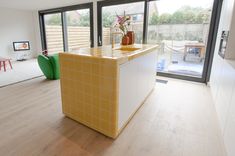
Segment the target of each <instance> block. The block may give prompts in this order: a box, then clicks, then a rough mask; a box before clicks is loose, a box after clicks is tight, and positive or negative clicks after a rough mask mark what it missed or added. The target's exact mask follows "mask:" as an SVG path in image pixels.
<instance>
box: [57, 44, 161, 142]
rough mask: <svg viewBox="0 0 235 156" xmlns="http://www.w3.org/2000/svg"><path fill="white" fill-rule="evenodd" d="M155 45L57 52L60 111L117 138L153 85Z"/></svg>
mask: <svg viewBox="0 0 235 156" xmlns="http://www.w3.org/2000/svg"><path fill="white" fill-rule="evenodd" d="M157 48H158V46H157V45H144V44H135V45H131V46H125V47H117V48H115V49H112V48H111V46H103V47H99V48H86V49H81V50H79V51H77V52H73V53H69V52H68V53H60V54H59V59H60V70H61V71H60V72H61V80H60V82H61V96H62V109H63V113H64V114H65V115H66V116H67V117H69V118H72V119H74V120H76V121H78V122H80V123H82V124H84V125H86V126H88V127H90V128H92V129H95V130H97V131H99V132H100V133H103V134H104V135H106V136H109V137H111V138H116V137H117V136H118V134H119V133H120V132H121V131H122V129H123V128H124V127H125V126H126V125H127V123H128V122H129V120H130V119H131V118H132V116H133V115H134V113H135V112H136V111H137V110H138V108H139V107H140V106H141V104H143V102H144V100H145V99H146V98H147V96H148V95H149V94H150V93H151V90H152V89H153V88H154V84H155V75H156V64H157V54H156V53H157V52H156V51H157Z"/></svg>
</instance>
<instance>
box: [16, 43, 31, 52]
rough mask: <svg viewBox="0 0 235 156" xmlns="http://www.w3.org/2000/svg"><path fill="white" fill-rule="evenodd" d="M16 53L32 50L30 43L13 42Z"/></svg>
mask: <svg viewBox="0 0 235 156" xmlns="http://www.w3.org/2000/svg"><path fill="white" fill-rule="evenodd" d="M13 48H14V51H26V50H30V44H29V41H17V42H13Z"/></svg>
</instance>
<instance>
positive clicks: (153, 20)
mask: <svg viewBox="0 0 235 156" xmlns="http://www.w3.org/2000/svg"><path fill="white" fill-rule="evenodd" d="M209 18H210V10H208V9H203V8H200V7H190V6H184V7H182V8H180V9H179V10H177V11H176V12H174V13H173V14H168V13H165V14H162V15H160V16H159V15H157V14H156V13H153V14H152V16H151V17H150V22H149V23H150V25H156V24H202V23H208V22H209V20H210V19H209Z"/></svg>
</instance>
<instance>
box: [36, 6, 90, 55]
mask: <svg viewBox="0 0 235 156" xmlns="http://www.w3.org/2000/svg"><path fill="white" fill-rule="evenodd" d="M80 9H89V10H90V42H91V45H90V47H94V24H93V23H94V22H93V20H94V19H93V3H84V4H78V5H72V6H66V7H60V8H53V9H47V10H40V11H38V15H39V25H40V35H41V45H42V50H46V49H47V40H46V29H45V21H44V15H48V14H54V13H61V21H62V32H63V33H62V34H63V48H64V51H65V52H66V51H68V34H67V24H66V11H73V10H80Z"/></svg>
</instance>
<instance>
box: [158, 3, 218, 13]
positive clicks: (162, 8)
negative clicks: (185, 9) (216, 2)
mask: <svg viewBox="0 0 235 156" xmlns="http://www.w3.org/2000/svg"><path fill="white" fill-rule="evenodd" d="M156 3H157V7H158V11H159V14H162V13H173V12H175V11H176V10H178V9H179V8H181V7H182V6H185V5H189V6H192V7H203V8H212V5H213V0H159V1H156Z"/></svg>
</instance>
